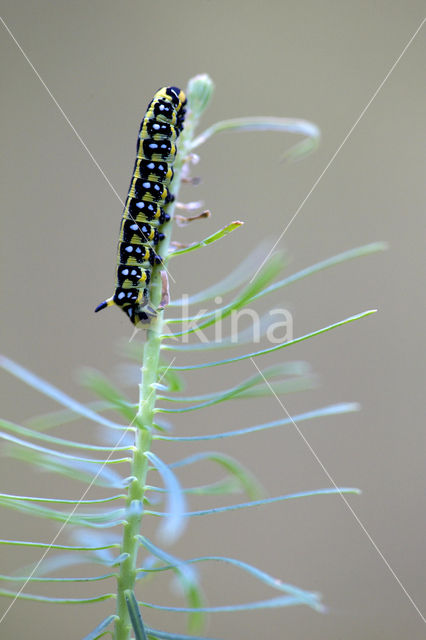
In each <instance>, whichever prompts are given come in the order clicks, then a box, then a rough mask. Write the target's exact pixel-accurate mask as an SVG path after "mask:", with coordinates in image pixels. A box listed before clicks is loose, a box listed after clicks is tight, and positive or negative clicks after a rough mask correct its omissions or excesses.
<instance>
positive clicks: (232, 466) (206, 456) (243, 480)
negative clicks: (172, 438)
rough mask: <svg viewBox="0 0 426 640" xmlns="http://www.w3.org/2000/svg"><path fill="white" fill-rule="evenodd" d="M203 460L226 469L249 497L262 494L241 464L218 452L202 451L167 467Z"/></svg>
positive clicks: (252, 477)
mask: <svg viewBox="0 0 426 640" xmlns="http://www.w3.org/2000/svg"><path fill="white" fill-rule="evenodd" d="M205 460H210V461H211V462H215V463H216V464H219V465H220V466H221V467H223V468H224V469H226V471H227V472H228V473H229V474H230V475H231V476H233V477H235V478H237V480H238V482H239V483H240V485H241V486H242V487H243V489H244V491H245V492H246V493H247V495H249V496H250V497H256V496H259V495H262V494H263V489H262V487H261V485H260V483H259V482H258V480H257V479H256V478H255V477H254V476H253V474H252V473H251V472H250V471H249V470H248V469H246V468H245V467H244V466H243V465H242V464H241V462H239V461H238V460H235V458H232V457H231V456H228V455H226V454H224V453H220V452H218V451H202V452H200V453H196V454H194V455H192V456H189V457H187V458H184V459H183V460H179V461H178V462H173V463H172V464H170V465H169V466H170V467H171V468H173V469H177V468H179V467H185V466H188V465H190V464H194V463H196V462H204V461H205Z"/></svg>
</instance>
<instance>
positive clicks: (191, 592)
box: [138, 535, 205, 631]
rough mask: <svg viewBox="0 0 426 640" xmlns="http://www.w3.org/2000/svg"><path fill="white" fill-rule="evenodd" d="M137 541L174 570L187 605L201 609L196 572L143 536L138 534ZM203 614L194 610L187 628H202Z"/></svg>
mask: <svg viewBox="0 0 426 640" xmlns="http://www.w3.org/2000/svg"><path fill="white" fill-rule="evenodd" d="M138 540H139V542H140V543H141V544H142V546H143V547H144V548H145V549H146V550H147V551H149V553H151V554H152V555H153V556H154V557H156V558H158V559H159V560H161V561H162V562H165V563H166V564H168V565H169V566H170V568H171V570H172V571H174V572H175V574H176V575H177V578H178V580H179V582H180V584H181V586H182V589H183V591H184V594H185V598H186V600H187V603H188V606H189V607H191V608H192V609H195V610H198V609H202V608H203V606H204V605H205V603H204V597H203V593H202V591H201V586H200V584H199V582H198V578H197V574H196V572H195V571H194V569H192V567H190V566H189V565H188V564H187V563H186V562H185V561H183V560H181V559H179V558H176V557H175V556H172V555H170V554H169V553H166V552H165V551H163V549H160V548H159V547H157V546H156V545H154V544H153V543H152V542H151V541H150V540H148V538H146V537H145V536H140V535H139V536H138ZM204 620H205V616H204V614H203V613H198V612H194V613H192V614H191V615H190V617H189V628H190V629H191V630H192V631H197V630H199V629H202V627H203V626H204Z"/></svg>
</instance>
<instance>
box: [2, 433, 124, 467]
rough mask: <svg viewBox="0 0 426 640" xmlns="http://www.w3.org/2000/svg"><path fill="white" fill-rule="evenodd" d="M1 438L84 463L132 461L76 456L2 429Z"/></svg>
mask: <svg viewBox="0 0 426 640" xmlns="http://www.w3.org/2000/svg"><path fill="white" fill-rule="evenodd" d="M0 438H1V439H3V440H6V441H8V442H12V443H13V444H14V445H18V446H20V447H26V448H27V449H31V450H32V451H38V452H39V453H42V454H44V455H48V456H52V457H54V458H65V459H67V460H72V461H73V462H82V463H84V464H88V463H94V464H100V463H101V464H117V463H121V462H131V458H129V457H126V458H109V457H108V458H106V459H105V460H99V459H98V458H85V457H83V456H76V455H75V454H74V453H72V454H71V453H63V452H62V451H57V450H55V449H48V448H46V447H41V446H40V445H37V444H34V443H32V442H27V441H26V440H22V439H21V438H16V437H15V436H11V435H9V434H8V433H4V432H3V431H0Z"/></svg>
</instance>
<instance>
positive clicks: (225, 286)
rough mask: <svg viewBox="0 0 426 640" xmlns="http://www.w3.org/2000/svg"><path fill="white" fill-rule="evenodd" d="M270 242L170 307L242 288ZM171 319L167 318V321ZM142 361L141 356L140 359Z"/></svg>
mask: <svg viewBox="0 0 426 640" xmlns="http://www.w3.org/2000/svg"><path fill="white" fill-rule="evenodd" d="M271 246H272V245H271V243H270V242H265V241H263V242H259V244H258V245H256V247H255V248H254V249H253V251H251V252H250V253H249V255H248V256H247V257H246V258H244V259H243V260H242V262H240V263H239V265H238V266H237V267H236V268H235V269H234V270H233V271H231V273H230V274H229V275H227V276H226V277H225V278H224V279H223V280H220V281H219V282H216V283H214V284H213V285H211V286H210V287H204V288H203V289H202V290H201V291H199V292H198V293H195V294H193V295H192V296H185V298H178V299H177V300H171V301H170V302H169V304H168V307H178V308H181V307H182V306H185V307H186V305H188V306H189V305H193V304H200V303H201V302H206V301H207V300H213V299H214V298H215V297H216V296H219V295H220V296H224V295H226V294H227V293H229V292H230V291H235V289H240V288H241V286H242V284H243V283H246V282H248V280H249V279H250V276H251V275H252V274H254V273H256V271H257V269H258V268H259V267H260V266H261V265H262V262H263V260H264V258H265V256H266V255H268V254H269V251H270V249H271ZM168 321H169V320H168V319H167V322H168ZM138 362H140V358H139V359H138Z"/></svg>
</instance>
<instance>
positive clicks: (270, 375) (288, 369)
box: [157, 362, 308, 403]
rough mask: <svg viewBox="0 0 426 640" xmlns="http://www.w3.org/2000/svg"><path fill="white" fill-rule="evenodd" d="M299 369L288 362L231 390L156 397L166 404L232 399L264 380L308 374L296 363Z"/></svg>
mask: <svg viewBox="0 0 426 640" xmlns="http://www.w3.org/2000/svg"><path fill="white" fill-rule="evenodd" d="M298 364H299V367H298V368H295V367H294V363H293V362H290V363H286V362H284V363H279V364H276V365H271V366H270V367H267V368H265V369H264V370H263V371H262V375H260V374H255V375H253V376H250V377H249V378H246V380H243V381H242V382H240V383H239V384H238V385H237V386H235V387H232V388H231V389H224V390H223V391H215V392H213V393H204V394H202V395H197V396H178V395H176V396H172V397H171V396H164V395H161V394H160V393H159V394H158V395H157V397H158V399H161V400H167V401H168V402H185V403H190V402H209V401H211V400H213V401H214V400H216V399H218V398H219V399H222V398H224V397H225V396H227V395H229V394H230V395H231V397H233V396H234V395H239V394H240V393H242V392H243V391H245V390H246V389H250V388H251V387H254V386H256V385H258V384H259V383H260V384H262V385H265V384H266V383H265V378H266V380H268V381H270V380H273V379H274V378H278V377H282V376H290V375H294V374H296V375H299V376H303V375H305V374H306V373H307V372H308V366H307V365H306V364H305V363H298Z"/></svg>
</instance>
